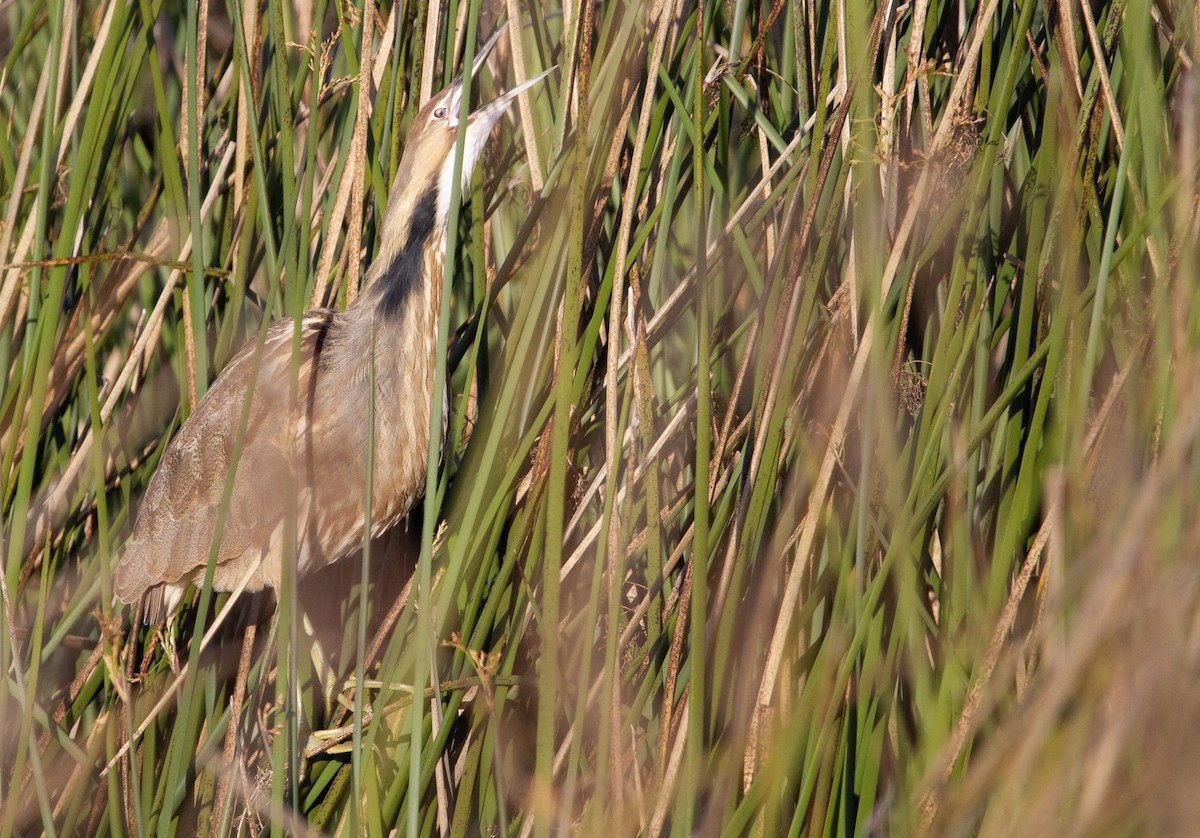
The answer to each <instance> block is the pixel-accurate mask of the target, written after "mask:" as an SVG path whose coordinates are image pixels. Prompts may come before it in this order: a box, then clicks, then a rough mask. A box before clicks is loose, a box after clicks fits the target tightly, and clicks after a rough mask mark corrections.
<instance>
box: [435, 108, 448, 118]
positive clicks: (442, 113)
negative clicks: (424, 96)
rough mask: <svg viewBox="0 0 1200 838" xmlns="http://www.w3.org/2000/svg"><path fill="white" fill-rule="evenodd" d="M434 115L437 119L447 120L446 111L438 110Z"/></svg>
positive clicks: (443, 109)
mask: <svg viewBox="0 0 1200 838" xmlns="http://www.w3.org/2000/svg"><path fill="white" fill-rule="evenodd" d="M433 115H434V117H436V118H437V119H445V118H446V109H445V108H438V109H437V110H436V111H434V112H433Z"/></svg>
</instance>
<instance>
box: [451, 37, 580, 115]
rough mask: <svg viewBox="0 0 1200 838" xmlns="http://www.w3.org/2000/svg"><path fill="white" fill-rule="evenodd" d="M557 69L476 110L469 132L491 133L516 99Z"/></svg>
mask: <svg viewBox="0 0 1200 838" xmlns="http://www.w3.org/2000/svg"><path fill="white" fill-rule="evenodd" d="M493 37H494V36H493ZM556 69H558V66H557V65H555V66H554V67H551V68H550V69H549V70H545V71H543V72H541V73H538V74H537V75H536V76H533V77H532V78H529V79H526V80H525V81H523V82H521V83H520V84H518V85H517V86H516V87H514V88H513V89H512V90H509V91H507V92H506V93H503V94H501V95H500V96H497V97H496V98H495V99H493V100H492V101H490V102H488V103H487V104H486V105H484V106H483V107H481V108H478V109H476V110H475V111H474V112H472V114H471V115H470V116H468V117H467V126H468V129H467V130H469V131H470V132H471V133H475V132H476V131H480V132H482V133H484V134H487V133H489V132H490V131H491V130H492V126H493V125H495V124H496V120H498V119H499V118H500V114H502V113H504V111H505V109H507V108H508V106H509V105H511V104H512V103H513V100H514V99H516V98H517V97H518V96H520V95H521V94H522V93H524V92H525V91H526V90H528V89H529V88H531V87H533V86H534V85H535V84H537V83H538V82H540V81H541V80H542V79H544V78H545V77H546V76H548V75H550V74H551V73H553V72H554V71H555V70H556Z"/></svg>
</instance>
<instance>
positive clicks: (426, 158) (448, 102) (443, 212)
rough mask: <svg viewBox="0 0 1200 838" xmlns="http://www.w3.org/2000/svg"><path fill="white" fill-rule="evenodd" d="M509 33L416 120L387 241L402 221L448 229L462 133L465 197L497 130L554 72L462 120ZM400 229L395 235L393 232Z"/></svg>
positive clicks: (388, 223)
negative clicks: (525, 94) (474, 87)
mask: <svg viewBox="0 0 1200 838" xmlns="http://www.w3.org/2000/svg"><path fill="white" fill-rule="evenodd" d="M502 31H503V29H501V30H498V31H497V32H496V33H495V34H494V35H492V37H491V39H489V40H488V42H487V43H486V44H485V45H484V46H483V47H482V48H481V49H480V50H479V54H478V55H476V57H475V62H474V65H473V66H472V68H471V74H470V76H468V77H466V78H464V76H463V75H460V76H459V77H458V78H456V79H455V80H454V81H453V82H451V83H450V85H449V86H448V87H447V88H446V89H445V90H443V91H441V92H440V93H438V94H437V95H435V96H434V97H433V98H432V99H430V100H429V101H428V102H426V103H425V106H424V107H423V108H421V110H420V112H419V113H417V115H416V117H415V118H414V119H413V123H412V127H411V129H410V130H409V134H408V141H407V145H406V146H405V149H404V157H403V158H402V159H401V161H400V168H399V169H398V171H397V172H396V182H395V185H394V186H393V188H392V193H391V195H390V196H389V198H388V212H387V218H386V219H385V221H384V228H385V229H384V236H385V238H387V237H388V234H389V232H394V233H396V234H400V233H401V230H400V229H399V226H400V223H401V221H402V220H407V221H409V223H419V221H418V220H419V219H427V220H426V221H425V223H426V224H429V225H436V226H437V227H439V228H444V227H445V225H446V223H447V219H448V217H449V214H450V199H451V196H452V192H453V186H454V172H455V170H456V167H455V159H454V157H455V155H454V147H455V143H456V142H457V140H458V136H459V133H460V132H464V131H465V132H466V139H465V140H464V141H463V159H462V168H461V174H462V180H461V182H460V184H459V185H460V189H459V192H460V194H462V193H463V192H465V191H466V189H467V188H468V187H469V185H470V182H471V176H472V173H473V172H474V170H475V164H476V163H477V162H478V161H479V156H480V154H481V153H482V151H483V147H484V145H485V144H486V143H487V139H488V136H489V135H490V134H491V132H492V128H493V127H494V126H495V125H496V122H497V121H499V119H500V117H501V115H502V114H503V113H504V111H505V110H507V109H508V107H509V106H510V105H511V104H512V103H513V101H514V100H515V99H516V97H517V96H518V94H520V93H521V92H522V91H524V90H527V89H528V88H530V87H532V86H533V85H534V84H536V83H537V82H539V81H541V80H542V78H544V77H545V76H546V75H548V74H549V73H550V72H552V71H553V69H554V68H551V69H550V70H547V71H545V72H544V73H540V74H538V75H536V76H534V77H532V78H530V79H528V80H527V81H525V82H524V83H522V84H519V85H517V86H516V87H514V88H513V89H512V90H509V91H508V92H506V93H504V94H503V95H501V96H499V97H497V98H495V99H493V100H492V101H491V102H489V103H487V104H486V105H483V106H481V107H479V108H478V109H476V110H475V111H473V112H471V114H470V115H469V116H468V117H467V119H466V120H465V121H463V120H461V119H460V118H459V117H460V114H461V112H462V97H463V96H464V95H468V91H469V89H470V79H471V78H474V77H475V75H476V73H477V72H478V70H479V69H480V68H481V67H482V66H483V63H484V61H485V60H486V59H487V56H488V53H489V52H491V49H492V47H493V46H494V45H495V44H496V41H497V39H498V37H499V36H500V34H501V32H502ZM393 224H394V225H395V229H394V230H391V231H389V229H388V228H389V227H392V226H393Z"/></svg>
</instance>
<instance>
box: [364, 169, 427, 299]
mask: <svg viewBox="0 0 1200 838" xmlns="http://www.w3.org/2000/svg"><path fill="white" fill-rule="evenodd" d="M435 224H437V187H436V186H430V187H429V188H428V189H426V190H425V191H424V192H423V193H422V194H421V197H420V198H418V199H417V201H416V204H415V205H414V207H413V212H412V217H411V219H410V220H409V223H408V238H407V239H406V241H405V242H404V245H403V247H401V248H400V250H399V251H397V252H396V255H395V256H393V257H392V260H391V262H390V263H388V265H387V267H386V268H385V269H384V270H383V273H382V274H381V275H380V276H379V277H378V278H377V279H376V280H375V284H376V286H377V287H378V292H377V299H378V302H377V303H376V310H377V311H378V312H379V314H380V315H381V316H383V317H384V318H391V317H396V316H398V315H399V314H401V313H402V312H403V311H404V309H405V307H406V306H407V304H408V298H409V296H410V295H412V293H413V292H414V291H416V290H417V289H418V288H420V287H421V283H422V282H423V281H424V278H423V277H422V275H421V271H422V267H423V266H422V258H423V254H424V252H425V247H426V245H427V244H428V242H429V237H430V235H431V234H432V233H433V228H434V225H435Z"/></svg>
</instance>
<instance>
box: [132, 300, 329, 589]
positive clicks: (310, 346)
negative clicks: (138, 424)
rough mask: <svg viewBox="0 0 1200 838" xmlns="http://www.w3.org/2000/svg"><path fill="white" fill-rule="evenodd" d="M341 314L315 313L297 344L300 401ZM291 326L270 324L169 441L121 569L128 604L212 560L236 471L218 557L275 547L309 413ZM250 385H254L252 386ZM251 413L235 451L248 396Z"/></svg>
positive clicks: (291, 323) (305, 322) (288, 323)
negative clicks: (294, 393)
mask: <svg viewBox="0 0 1200 838" xmlns="http://www.w3.org/2000/svg"><path fill="white" fill-rule="evenodd" d="M337 316H338V315H336V314H335V313H333V312H331V311H328V310H320V311H312V312H308V313H307V314H306V315H305V317H304V319H303V321H302V328H301V335H300V347H299V357H298V361H299V387H298V393H299V394H300V395H299V399H300V400H301V401H303V399H304V398H305V395H304V394H305V393H306V391H308V390H310V389H311V385H312V384H313V381H314V378H313V377H314V375H315V371H316V368H317V366H318V363H319V355H320V353H321V351H322V348H323V344H324V341H325V338H326V336H327V334H328V332H329V330H330V328H331V327H332V326H333V325H334V322H335V320H336V318H337ZM294 323H295V321H294V320H292V319H291V318H287V319H283V320H279V321H277V322H275V323H273V324H271V326H270V327H269V329H268V330H267V335H266V340H265V342H264V344H263V347H262V350H261V352H260V351H259V349H258V342H257V341H256V340H252V341H250V343H249V344H247V345H246V346H245V347H243V348H242V349H241V350H240V351H239V352H238V353H237V355H235V356H234V358H233V359H232V360H231V361H230V363H229V364H228V366H227V367H226V368H225V370H224V371H222V373H221V375H220V376H218V378H217V380H216V381H215V382H214V383H213V385H212V387H211V388H210V389H209V391H208V393H207V394H206V395H205V396H204V398H202V399H201V400H200V402H199V403H198V404H197V405H196V409H195V410H194V411H193V412H192V415H191V416H190V417H188V420H187V421H186V422H185V423H184V424H183V427H182V428H180V429H179V433H178V434H177V435H176V436H175V438H174V439H173V440H171V442H170V444H169V445H168V446H167V450H166V451H165V452H164V454H163V457H162V460H161V461H160V463H159V466H158V470H157V471H156V472H155V474H154V477H153V478H152V479H151V481H150V486H149V488H148V490H147V492H146V496H145V498H144V500H143V503H142V508H141V510H140V512H139V514H138V519H137V523H136V524H135V525H134V530H133V535H132V536H131V537H130V540H129V544H128V545H127V547H126V548H125V552H124V553H123V554H122V556H121V561H120V563H119V565H118V567H117V570H116V574H115V576H114V584H115V588H116V593H117V596H119V597H120V598H121V599H122V600H124V601H126V602H130V601H132V600H134V599H136V598H137V597H138V596H140V595H141V594H142V593H144V592H145V591H146V590H147V589H148V588H150V587H153V586H154V585H158V584H161V583H164V582H176V581H179V580H181V579H182V580H184V581H186V578H187V577H189V575H190V574H193V573H194V572H196V571H197V570H199V569H201V568H203V567H205V565H206V564H207V563H208V558H209V554H210V552H211V549H212V544H213V536H214V530H215V528H216V523H217V517H218V512H219V510H220V508H221V501H222V497H223V495H224V493H225V484H226V481H227V477H228V474H229V470H230V468H231V466H232V465H233V463H234V457H235V453H236V455H237V469H236V473H235V477H234V483H233V490H232V494H231V497H230V502H229V506H228V511H227V513H226V517H225V521H224V526H223V528H222V533H221V543H220V549H219V552H218V554H217V561H218V562H227V561H229V560H231V559H235V558H237V557H239V556H241V555H243V554H244V553H246V552H247V551H248V550H253V551H254V554H255V555H257V554H258V551H260V550H263V549H266V548H268V547H269V546H270V545H271V541H272V538H273V537H275V535H274V534H275V533H276V530H277V528H278V526H279V524H280V522H281V521H282V519H283V515H284V513H285V510H286V509H287V505H288V503H289V498H290V494H291V493H294V492H297V491H299V490H300V488H301V487H299V486H298V485H297V481H296V477H295V475H296V468H295V461H296V458H297V457H298V456H300V457H303V456H305V454H304V452H303V451H298V450H297V443H298V436H297V434H296V427H297V422H298V420H299V418H300V417H301V416H302V415H303V414H304V413H305V411H304V409H303V407H297V406H296V404H295V403H294V402H293V400H292V397H291V395H290V389H291V388H290V382H291V380H292V377H291V370H292V355H293V352H292V346H293V335H294V331H293V330H294ZM251 384H253V389H252V390H251ZM247 398H250V399H251V400H252V401H251V404H250V410H249V416H248V418H247V422H246V430H245V434H244V437H243V439H242V443H241V449H240V451H235V446H236V442H237V438H238V433H239V429H240V427H241V423H242V415H243V412H244V411H245V407H246V400H247Z"/></svg>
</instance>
